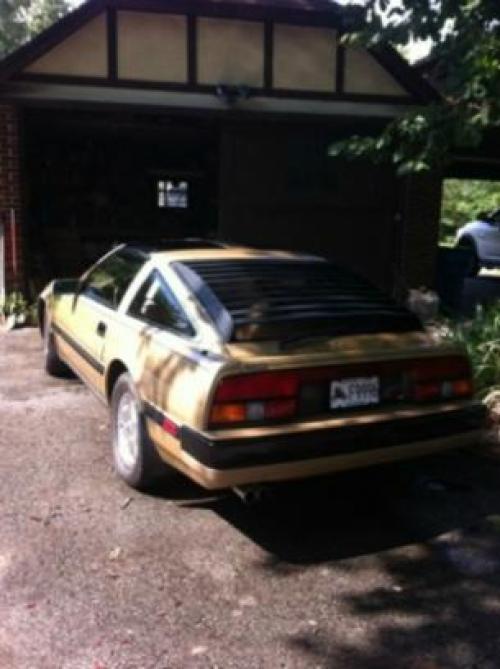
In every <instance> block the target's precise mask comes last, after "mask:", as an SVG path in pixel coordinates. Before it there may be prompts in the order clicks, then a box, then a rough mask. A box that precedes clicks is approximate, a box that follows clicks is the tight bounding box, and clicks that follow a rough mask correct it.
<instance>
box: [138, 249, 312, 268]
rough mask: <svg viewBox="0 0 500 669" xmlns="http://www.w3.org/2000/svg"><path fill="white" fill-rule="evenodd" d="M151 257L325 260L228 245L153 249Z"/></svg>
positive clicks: (163, 259)
mask: <svg viewBox="0 0 500 669" xmlns="http://www.w3.org/2000/svg"><path fill="white" fill-rule="evenodd" d="M150 255H151V257H152V258H154V259H155V261H156V262H157V263H158V264H160V265H162V264H170V263H172V262H179V261H180V262H182V261H189V260H246V259H248V260H257V259H258V260H266V259H269V260H288V261H293V260H297V261H300V260H311V261H313V260H316V261H318V262H321V261H323V260H324V259H323V258H319V257H318V256H312V255H306V254H301V253H294V252H293V251H280V250H272V249H256V248H251V247H246V246H226V247H220V248H202V247H200V248H189V249H186V248H183V249H168V250H157V251H153V252H152V253H151V254H150Z"/></svg>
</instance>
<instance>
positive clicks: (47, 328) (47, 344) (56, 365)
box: [43, 318, 73, 378]
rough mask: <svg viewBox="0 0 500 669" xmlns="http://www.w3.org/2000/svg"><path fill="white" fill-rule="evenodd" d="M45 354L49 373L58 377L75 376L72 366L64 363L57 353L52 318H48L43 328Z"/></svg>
mask: <svg viewBox="0 0 500 669" xmlns="http://www.w3.org/2000/svg"><path fill="white" fill-rule="evenodd" d="M43 355H44V367H45V371H46V372H47V374H49V375H50V376H55V377H57V378H68V377H71V376H73V374H72V372H71V370H70V368H69V367H68V366H67V365H65V364H64V362H63V361H62V360H61V358H60V357H59V355H58V353H57V348H56V342H55V340H54V333H53V332H52V328H51V325H50V320H49V319H48V318H46V320H45V323H44V328H43Z"/></svg>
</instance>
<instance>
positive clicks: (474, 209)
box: [441, 179, 500, 244]
mask: <svg viewBox="0 0 500 669" xmlns="http://www.w3.org/2000/svg"><path fill="white" fill-rule="evenodd" d="M495 209H500V184H498V183H497V182H495V181H476V180H464V179H447V180H446V181H445V182H444V184H443V201H442V206H441V242H443V243H447V244H449V243H452V242H453V241H454V239H455V233H456V230H457V228H460V227H461V226H462V225H464V224H465V223H468V222H469V221H472V220H474V219H475V218H477V216H478V215H479V214H480V213H481V212H491V211H493V210H495Z"/></svg>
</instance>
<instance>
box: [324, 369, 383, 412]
mask: <svg viewBox="0 0 500 669" xmlns="http://www.w3.org/2000/svg"><path fill="white" fill-rule="evenodd" d="M379 401H380V379H379V378H378V376H369V377H360V378H356V379H343V380H342V381H332V383H331V386H330V408H331V409H349V408H352V407H364V406H369V405H370V404H378V403H379Z"/></svg>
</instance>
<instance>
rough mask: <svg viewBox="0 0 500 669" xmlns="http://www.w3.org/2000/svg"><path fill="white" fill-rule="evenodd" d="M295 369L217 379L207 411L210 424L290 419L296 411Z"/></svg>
mask: <svg viewBox="0 0 500 669" xmlns="http://www.w3.org/2000/svg"><path fill="white" fill-rule="evenodd" d="M298 391H299V376H298V373H296V372H263V373H261V374H245V375H241V376H229V377H227V378H226V379H223V380H222V381H221V384H220V385H219V387H218V388H217V391H216V393H215V398H214V405H213V407H212V411H211V413H210V423H211V424H212V425H222V424H231V423H257V422H262V421H263V420H283V419H286V418H292V417H293V416H294V415H295V413H296V411H297V395H298Z"/></svg>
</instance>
